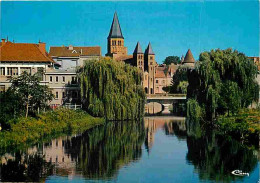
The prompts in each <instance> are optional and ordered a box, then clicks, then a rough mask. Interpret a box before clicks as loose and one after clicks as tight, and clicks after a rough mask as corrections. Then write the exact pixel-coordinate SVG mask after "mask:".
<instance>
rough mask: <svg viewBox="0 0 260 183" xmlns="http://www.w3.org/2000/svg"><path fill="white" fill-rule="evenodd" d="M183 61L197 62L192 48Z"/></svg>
mask: <svg viewBox="0 0 260 183" xmlns="http://www.w3.org/2000/svg"><path fill="white" fill-rule="evenodd" d="M183 63H195V59H194V57H193V55H192V53H191V51H190V49H189V50H188V51H187V53H186V55H185V58H184V61H183Z"/></svg>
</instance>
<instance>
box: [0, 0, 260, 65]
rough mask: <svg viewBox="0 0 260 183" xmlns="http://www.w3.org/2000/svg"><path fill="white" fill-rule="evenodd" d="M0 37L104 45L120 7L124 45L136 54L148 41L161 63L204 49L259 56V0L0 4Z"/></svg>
mask: <svg viewBox="0 0 260 183" xmlns="http://www.w3.org/2000/svg"><path fill="white" fill-rule="evenodd" d="M0 4H1V28H0V35H1V38H6V37H7V36H8V37H9V40H10V41H12V40H15V42H28V43H37V42H38V41H39V40H41V41H43V42H46V43H47V49H48V48H49V46H61V45H70V44H72V45H74V46H101V47H102V54H103V55H104V54H105V53H106V43H107V36H108V33H109V29H110V26H111V22H112V18H113V14H114V12H115V11H117V13H118V16H119V21H120V25H121V29H122V32H123V35H124V37H125V46H127V47H128V53H129V54H132V52H133V50H134V48H135V45H136V43H137V41H140V43H141V47H142V49H143V51H144V49H145V48H146V47H147V45H148V43H149V41H150V42H151V44H152V47H153V50H154V52H155V54H156V60H157V62H158V63H161V62H162V61H163V60H164V58H165V57H166V56H169V55H177V56H181V55H182V54H185V53H186V51H187V50H188V49H189V48H190V49H191V51H192V53H193V55H194V57H195V59H198V57H199V54H200V53H201V52H202V51H208V50H211V49H215V48H221V49H226V48H228V47H232V48H234V49H237V50H239V51H241V52H243V53H245V54H246V55H248V56H259V2H258V1H257V0H251V1H217V2H216V1H184V2H176V1H173V2H169V1H167V2H147V1H145V2H84V1H80V2H70V1H63V2H52V1H49V2H39V1H38V2H31V1H27V2H3V1H2V2H0Z"/></svg>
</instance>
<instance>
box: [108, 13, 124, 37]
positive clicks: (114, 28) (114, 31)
mask: <svg viewBox="0 0 260 183" xmlns="http://www.w3.org/2000/svg"><path fill="white" fill-rule="evenodd" d="M108 38H124V37H123V34H122V31H121V28H120V24H119V20H118V17H117V13H116V12H115V14H114V18H113V22H112V25H111V28H110V32H109V35H108Z"/></svg>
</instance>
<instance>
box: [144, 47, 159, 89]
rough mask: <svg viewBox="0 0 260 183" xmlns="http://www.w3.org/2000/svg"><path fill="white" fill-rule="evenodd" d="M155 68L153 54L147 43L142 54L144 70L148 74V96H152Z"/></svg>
mask: <svg viewBox="0 0 260 183" xmlns="http://www.w3.org/2000/svg"><path fill="white" fill-rule="evenodd" d="M155 66H156V61H155V54H154V52H153V49H152V45H151V43H149V44H148V46H147V48H146V50H145V52H144V70H145V71H147V72H148V94H154V82H155V81H154V78H155Z"/></svg>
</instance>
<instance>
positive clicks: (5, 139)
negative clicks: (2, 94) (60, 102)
mask: <svg viewBox="0 0 260 183" xmlns="http://www.w3.org/2000/svg"><path fill="white" fill-rule="evenodd" d="M9 123H10V124H11V129H10V130H8V131H2V132H0V151H3V150H6V149H11V150H13V149H15V148H17V147H23V146H26V144H33V143H37V142H40V141H43V140H44V139H48V138H50V137H53V136H57V135H59V134H62V133H68V132H72V133H73V132H78V131H83V130H87V129H89V128H92V127H94V126H96V125H99V124H103V123H104V119H103V118H95V117H92V116H90V115H89V114H87V113H86V112H83V111H74V110H69V109H57V110H55V111H48V112H46V113H42V114H40V115H38V116H37V117H36V118H32V117H28V118H25V117H21V118H18V119H15V120H11V121H10V122H9Z"/></svg>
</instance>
